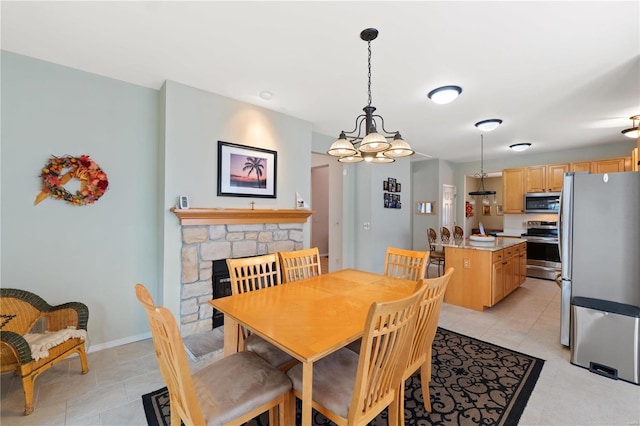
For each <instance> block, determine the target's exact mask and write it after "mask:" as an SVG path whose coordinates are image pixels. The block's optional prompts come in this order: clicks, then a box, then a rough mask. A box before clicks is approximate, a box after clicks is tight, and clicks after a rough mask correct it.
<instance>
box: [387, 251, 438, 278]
mask: <svg viewBox="0 0 640 426" xmlns="http://www.w3.org/2000/svg"><path fill="white" fill-rule="evenodd" d="M428 262H429V252H428V251H414V250H405V249H399V248H395V247H387V253H386V254H385V257H384V274H385V275H386V276H389V277H395V278H402V279H405V280H412V281H418V280H421V279H422V278H424V276H425V272H426V270H427V263H428Z"/></svg>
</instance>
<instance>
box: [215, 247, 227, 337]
mask: <svg viewBox="0 0 640 426" xmlns="http://www.w3.org/2000/svg"><path fill="white" fill-rule="evenodd" d="M211 280H212V285H213V298H214V299H219V298H221V297H226V296H231V278H230V277H229V268H228V267H227V260H226V259H220V260H214V261H213V271H212V279H211ZM222 325H224V314H223V313H222V312H220V311H219V310H217V309H216V308H213V328H217V327H220V326H222Z"/></svg>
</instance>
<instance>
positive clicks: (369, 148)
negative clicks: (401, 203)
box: [327, 28, 414, 163]
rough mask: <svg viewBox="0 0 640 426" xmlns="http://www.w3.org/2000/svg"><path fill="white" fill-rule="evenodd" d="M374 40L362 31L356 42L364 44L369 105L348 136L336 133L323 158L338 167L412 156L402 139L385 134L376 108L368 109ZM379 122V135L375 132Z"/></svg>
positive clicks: (371, 31) (367, 31)
mask: <svg viewBox="0 0 640 426" xmlns="http://www.w3.org/2000/svg"><path fill="white" fill-rule="evenodd" d="M376 37H378V30H376V29H375V28H367V29H365V30H362V32H361V33H360V38H361V39H362V40H364V41H366V42H367V46H368V51H369V57H368V65H369V68H368V69H369V74H368V77H369V83H368V86H367V92H368V95H369V102H368V103H367V106H366V107H364V108H362V110H363V111H364V114H360V115H359V116H358V117H356V125H355V128H354V129H353V130H352V131H350V132H345V131H344V130H343V131H341V132H340V136H339V137H338V140H337V141H335V142H334V143H333V144H332V145H331V148H329V151H327V154H329V155H333V156H335V157H340V158H338V161H340V162H342V163H357V162H360V161H363V160H364V161H367V162H370V163H393V162H394V161H395V159H396V158H399V157H408V156H410V155H413V154H414V151H413V149H412V148H411V146H410V145H409V144H408V143H407V142H405V141H404V140H403V139H402V136H401V135H400V132H398V131H395V132H389V131H387V130H386V129H385V128H384V119H383V118H382V116H381V115H378V114H374V112H375V111H376V107H374V106H373V105H371V42H372V41H373V40H375V39H376ZM376 120H379V121H380V127H381V128H382V133H380V132H379V131H378V124H377V122H376Z"/></svg>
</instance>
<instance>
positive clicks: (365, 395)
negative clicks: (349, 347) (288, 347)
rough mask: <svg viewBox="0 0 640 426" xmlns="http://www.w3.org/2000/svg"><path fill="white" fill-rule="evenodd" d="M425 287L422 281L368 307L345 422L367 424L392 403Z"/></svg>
mask: <svg viewBox="0 0 640 426" xmlns="http://www.w3.org/2000/svg"><path fill="white" fill-rule="evenodd" d="M425 291H426V287H425V286H424V285H421V286H419V288H418V290H417V291H415V292H414V293H413V294H412V295H411V296H409V297H406V298H404V299H399V300H395V301H392V302H384V303H373V304H372V305H371V307H370V308H369V312H368V314H367V320H366V322H365V330H364V335H363V337H362V346H361V351H360V358H359V361H358V371H357V374H356V379H355V389H354V392H353V396H352V400H351V405H350V408H349V418H348V424H366V423H367V422H369V421H371V420H372V419H373V418H374V417H375V416H376V415H377V414H378V413H379V412H380V411H382V410H383V409H384V408H385V407H387V406H389V405H390V404H392V403H395V402H394V401H395V399H396V396H397V393H398V390H399V384H400V382H401V379H402V374H403V372H404V366H405V365H406V362H407V356H408V348H409V344H410V343H411V336H412V335H413V330H414V326H415V316H416V313H417V311H418V307H419V304H420V301H421V300H422V299H423V297H424V293H425Z"/></svg>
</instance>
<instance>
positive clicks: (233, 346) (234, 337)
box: [224, 315, 240, 356]
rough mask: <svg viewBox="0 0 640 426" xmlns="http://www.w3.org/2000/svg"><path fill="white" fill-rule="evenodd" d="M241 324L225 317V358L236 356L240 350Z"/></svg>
mask: <svg viewBox="0 0 640 426" xmlns="http://www.w3.org/2000/svg"><path fill="white" fill-rule="evenodd" d="M239 332H240V324H238V322H237V321H235V320H234V319H233V318H229V317H228V316H226V315H225V316H224V356H227V355H231V354H235V353H236V352H238V351H239V348H238V333H239Z"/></svg>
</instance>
